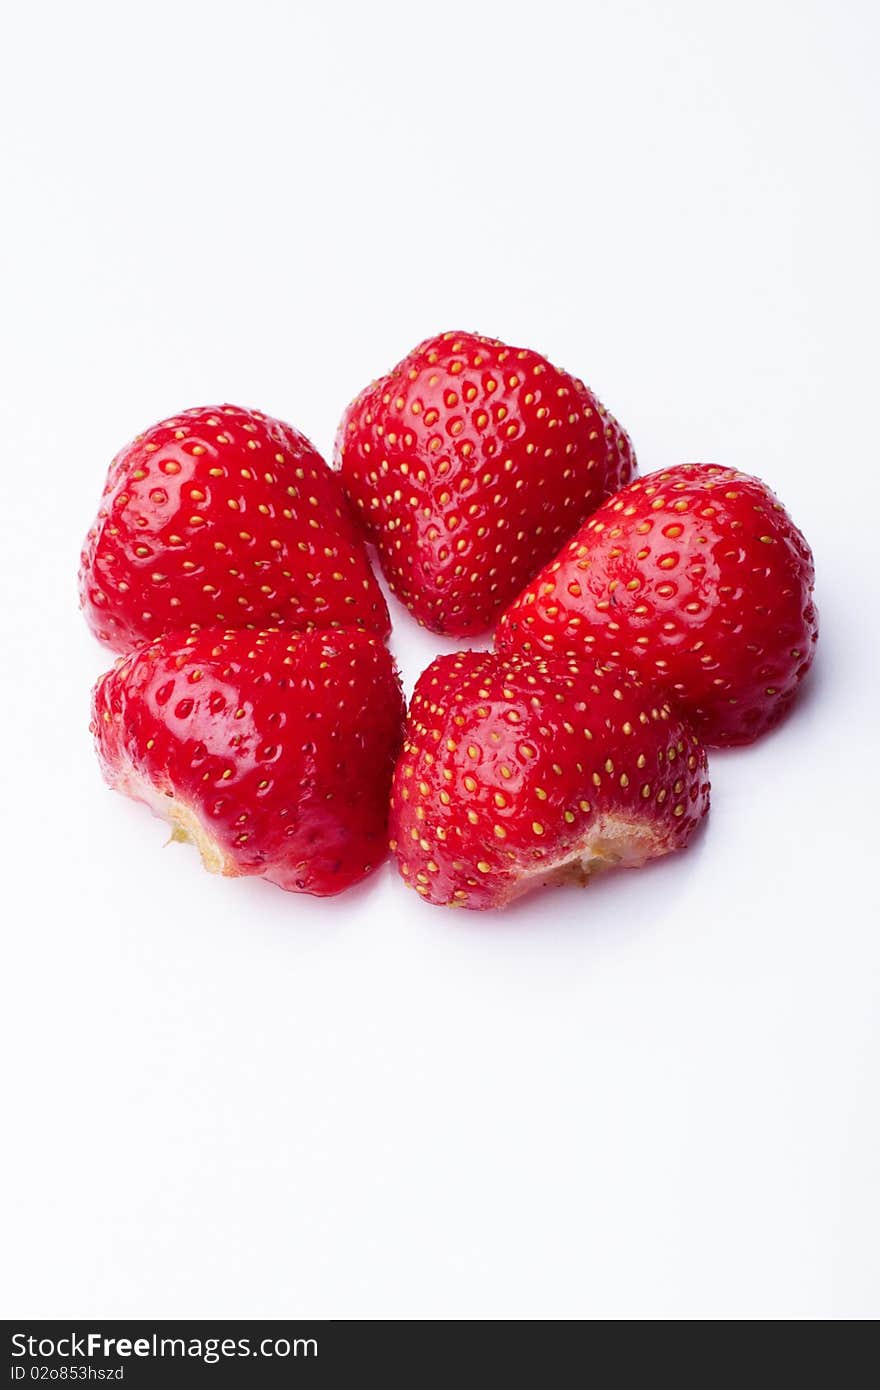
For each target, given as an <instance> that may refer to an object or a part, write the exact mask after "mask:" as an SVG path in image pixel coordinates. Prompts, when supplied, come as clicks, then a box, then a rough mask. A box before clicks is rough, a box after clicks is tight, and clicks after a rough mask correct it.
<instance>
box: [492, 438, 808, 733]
mask: <svg viewBox="0 0 880 1390" xmlns="http://www.w3.org/2000/svg"><path fill="white" fill-rule="evenodd" d="M813 573H814V572H813V557H812V554H811V552H810V548H809V546H808V545H807V543H806V541H805V540H804V537H803V536H802V535H801V533H800V531H799V530H798V529H797V527H796V526H795V524H794V522H793V521H792V520H791V518H790V517H789V515H788V514H787V512H786V511H785V509H784V507H783V506H782V504H781V502H780V501H779V499H778V498H777V497H776V496H775V495H774V494H773V492H771V490H770V489H769V488H768V487H767V486H766V484H765V483H762V482H761V481H760V480H759V479H758V478H753V477H751V476H749V475H748V474H744V473H739V472H737V471H736V470H735V469H731V468H722V467H720V466H719V465H717V464H684V465H681V466H680V467H677V468H669V469H666V470H664V471H663V472H660V473H652V474H648V475H647V476H646V477H644V478H639V479H636V481H634V482H633V483H631V484H630V485H629V486H628V487H626V488H624V489H623V490H622V491H621V492H620V493H618V494H617V496H616V497H613V498H611V499H610V500H609V501H608V502H606V503H605V504H604V506H602V507H601V508H599V510H598V511H597V512H595V513H594V514H593V516H591V517H590V518H589V520H588V521H587V522H586V523H585V524H584V525H583V527H582V528H581V529H580V531H579V532H578V533H577V535H575V536H574V537H572V539H571V541H570V542H569V543H568V544H567V545H566V546H565V547H564V548H563V550H562V551H561V553H560V554H559V555H558V556H557V558H556V559H555V560H553V561H552V562H551V563H550V564H549V565H547V566H546V567H545V568H544V570H542V572H541V573H540V574H539V575H537V577H536V578H535V579H534V581H533V582H532V583H531V584H530V585H528V586H527V587H526V589H525V590H524V591H523V592H522V593H521V594H520V595H519V596H518V598H516V599H515V600H514V602H513V603H512V604H511V606H510V607H509V609H508V610H507V612H506V613H505V614H504V615H503V617H502V618H501V621H500V623H499V626H498V629H497V632H496V643H497V645H498V647H499V648H500V649H502V650H504V651H507V652H511V651H519V652H521V653H523V654H525V655H543V656H551V655H552V656H556V657H563V658H571V659H574V660H577V661H584V660H594V661H600V662H603V663H610V664H613V665H618V666H621V667H623V668H625V669H628V670H632V671H634V672H636V673H637V674H639V675H640V676H641V677H642V678H643V679H645V680H648V681H651V682H655V683H659V684H661V685H662V686H663V687H664V688H665V689H666V690H667V691H668V693H669V695H670V697H671V698H672V699H673V700H674V702H675V704H676V705H677V706H678V707H679V708H680V709H681V710H682V712H683V713H684V714H686V715H687V717H688V718H689V719H690V720H691V721H692V722H693V724H694V727H695V728H696V729H697V730H698V732H699V734H700V737H701V738H702V739H703V741H704V742H705V743H706V744H707V745H709V746H712V745H719V746H720V745H725V744H727V745H733V744H743V743H750V742H752V740H753V739H755V738H757V737H758V736H759V735H760V734H762V733H765V732H766V731H767V730H768V729H771V728H772V727H773V726H774V725H775V724H777V723H778V722H779V720H780V719H781V718H782V717H783V715H784V714H785V713H786V711H787V709H788V708H789V706H790V705H791V703H792V701H793V699H794V697H795V694H796V692H797V690H798V687H799V686H800V683H801V681H802V680H803V678H804V676H805V675H806V673H807V671H808V670H809V668H810V664H811V662H812V660H813V656H814V653H815V648H816V639H817V635H818V617H817V613H816V608H815V605H814V603H813V598H812V590H813Z"/></svg>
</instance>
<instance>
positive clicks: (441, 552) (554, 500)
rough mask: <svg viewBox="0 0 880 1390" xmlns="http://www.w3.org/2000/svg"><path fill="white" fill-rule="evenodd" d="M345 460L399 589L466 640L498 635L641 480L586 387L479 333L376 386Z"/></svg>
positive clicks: (350, 431) (350, 418) (342, 429)
mask: <svg viewBox="0 0 880 1390" xmlns="http://www.w3.org/2000/svg"><path fill="white" fill-rule="evenodd" d="M335 459H336V463H337V465H338V467H339V468H340V469H341V472H342V478H343V481H344V483H345V487H346V489H347V491H348V494H349V496H350V497H351V499H352V501H353V503H354V507H355V511H356V513H357V515H358V516H359V517H360V519H361V521H362V522H363V525H364V528H365V531H366V534H367V536H368V537H369V539H370V540H372V541H373V542H374V543H375V545H376V547H377V549H378V554H379V560H380V563H381V565H382V569H383V571H384V573H385V577H386V579H387V580H388V583H389V585H390V587H391V589H392V591H393V592H394V593H395V594H396V595H397V597H398V598H399V599H400V601H401V602H402V603H404V604H405V605H406V607H407V608H408V609H409V611H410V612H411V613H412V614H413V615H414V616H415V617H416V618H417V619H418V621H419V622H420V623H422V624H423V625H424V626H425V627H428V628H430V629H431V630H432V631H433V632H440V633H446V634H448V635H450V636H453V637H466V636H470V635H473V634H476V633H481V632H485V631H487V630H488V629H489V628H490V627H491V626H492V625H493V623H494V622H495V620H496V619H497V617H498V615H499V614H500V613H501V611H502V609H503V608H504V607H505V606H506V605H507V604H508V603H509V602H510V600H511V599H512V598H513V597H514V595H515V594H516V593H518V591H519V590H520V589H521V588H522V586H523V585H524V584H526V583H527V582H528V581H529V580H530V579H531V578H532V576H533V575H534V574H535V573H536V572H537V571H538V570H539V569H540V568H541V566H542V565H543V564H544V563H545V561H547V560H549V559H550V558H551V557H552V556H553V555H555V554H556V552H557V551H558V549H559V547H560V545H561V544H562V542H563V541H564V540H565V539H566V537H568V536H570V535H571V533H572V531H574V530H575V529H576V528H577V527H578V526H579V525H580V523H581V522H582V521H583V519H584V517H586V516H588V515H589V514H590V512H592V511H593V510H594V509H595V508H596V507H597V506H598V505H599V504H600V502H602V501H603V500H604V499H605V498H606V497H608V496H609V495H610V494H611V493H613V492H616V491H617V489H618V488H620V487H622V486H623V485H624V483H627V482H629V480H630V478H631V477H632V476H633V474H634V473H635V457H634V455H633V451H632V446H631V445H630V441H629V438H628V437H627V435H626V433H625V432H624V430H623V429H622V428H621V427H620V425H618V423H617V421H616V420H614V419H613V417H612V416H611V415H610V414H609V413H608V412H607V411H606V410H605V409H604V407H603V406H602V405H601V404H600V402H599V401H598V400H597V399H596V397H595V396H594V395H593V393H592V392H591V391H590V390H588V389H587V387H586V386H584V384H583V382H581V381H578V380H577V379H576V378H575V377H573V376H570V375H569V374H568V372H564V371H560V370H559V368H557V367H554V366H553V365H552V364H551V363H550V362H548V361H547V359H546V358H544V357H541V356H539V354H538V353H536V352H531V351H529V350H528V349H526V348H515V347H508V346H507V345H506V344H504V343H501V342H498V341H496V340H495V339H492V338H482V337H478V336H476V335H475V334H473V333H443V334H441V335H439V336H438V337H435V338H429V339H427V340H426V341H425V342H423V343H421V344H420V346H419V347H417V348H416V349H415V350H414V351H413V352H411V353H410V354H409V356H408V357H405V358H404V359H403V361H402V362H400V363H398V365H397V366H396V367H395V368H394V369H393V371H391V372H389V373H388V375H387V376H385V377H383V378H382V379H381V380H380V381H377V382H374V383H373V385H372V386H370V387H368V388H367V389H366V390H365V391H363V392H362V393H361V395H360V396H358V398H357V399H356V400H355V401H354V402H353V403H352V405H351V406H349V408H348V410H347V411H346V412H345V414H344V416H343V418H342V421H341V424H340V426H339V432H338V434H337V440H336V454H335Z"/></svg>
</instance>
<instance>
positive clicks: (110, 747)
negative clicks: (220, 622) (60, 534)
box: [92, 628, 404, 896]
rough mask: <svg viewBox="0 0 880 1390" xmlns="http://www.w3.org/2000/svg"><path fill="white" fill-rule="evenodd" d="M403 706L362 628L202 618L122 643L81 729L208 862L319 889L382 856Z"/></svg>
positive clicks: (234, 873)
mask: <svg viewBox="0 0 880 1390" xmlns="http://www.w3.org/2000/svg"><path fill="white" fill-rule="evenodd" d="M403 715H404V706H403V698H402V695H401V690H400V682H399V679H398V676H397V672H396V669H395V667H394V663H393V661H392V658H391V656H390V655H389V653H388V651H387V649H386V648H385V647H384V646H383V645H382V643H381V641H380V640H379V639H378V638H376V637H374V636H371V635H368V634H365V633H362V632H357V631H354V630H351V629H343V628H340V629H338V630H335V631H332V632H329V631H312V632H305V633H288V632H280V631H278V630H277V629H275V630H271V631H257V632H243V631H240V630H235V631H233V630H223V629H217V628H213V629H211V628H205V629H202V630H200V631H198V632H194V633H189V634H186V633H178V634H172V635H169V636H165V637H162V638H159V639H157V640H155V641H153V642H151V643H149V644H147V645H145V646H142V647H141V648H139V649H138V650H137V651H135V652H133V653H131V654H130V655H128V656H126V657H123V658H121V659H120V660H119V661H118V662H117V664H116V666H115V667H114V669H113V670H112V671H109V672H108V673H107V674H106V675H104V676H103V677H102V678H101V679H100V680H99V681H98V684H97V685H96V687H95V690H94V694H93V712H92V731H93V734H94V737H95V742H96V746H97V751H98V757H99V761H100V764H101V768H102V771H103V774H104V777H105V780H106V781H107V782H108V784H109V785H110V786H111V787H113V788H115V789H116V790H118V791H121V792H123V793H124V794H125V795H127V796H131V797H133V798H134V799H135V800H138V801H144V802H146V804H147V805H149V806H150V807H151V809H152V810H153V811H154V813H155V814H156V815H159V816H162V817H163V818H164V819H166V820H168V821H169V822H170V823H171V825H172V826H173V828H174V838H176V839H183V840H190V841H192V842H194V843H195V844H196V845H198V847H199V849H200V851H201V854H202V859H203V861H204V863H205V866H206V867H207V868H209V869H210V870H212V871H213V872H219V873H222V874H226V875H228V876H231V877H238V876H240V875H248V874H250V875H259V876H262V877H264V878H266V879H267V880H269V881H270V882H272V883H275V884H277V885H278V886H279V887H281V888H284V889H287V890H289V891H290V892H297V893H314V894H317V895H319V896H326V895H328V894H333V893H339V892H342V890H343V889H345V888H349V887H350V886H351V885H352V884H354V883H357V882H358V881H359V880H360V879H362V878H364V877H366V875H368V874H369V873H371V872H372V871H373V869H375V868H376V866H377V865H378V864H380V863H381V862H382V861H383V860H384V858H385V855H386V852H387V820H388V793H389V787H390V782H391V775H392V771H393V768H394V761H395V757H396V755H397V751H398V748H399V746H400V740H401V734H402V725H403Z"/></svg>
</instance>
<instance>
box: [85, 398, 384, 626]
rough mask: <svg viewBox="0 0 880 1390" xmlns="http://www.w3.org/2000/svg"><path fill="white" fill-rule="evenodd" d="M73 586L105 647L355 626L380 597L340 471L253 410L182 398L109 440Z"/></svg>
mask: <svg viewBox="0 0 880 1390" xmlns="http://www.w3.org/2000/svg"><path fill="white" fill-rule="evenodd" d="M80 598H81V603H82V607H83V609H84V611H85V615H86V619H87V621H88V623H89V626H90V627H91V629H92V631H93V632H94V633H95V635H96V636H97V637H99V638H100V639H101V641H102V642H106V643H107V645H108V646H110V647H112V648H113V649H114V650H115V651H122V652H124V651H128V650H129V649H130V648H131V647H132V646H134V645H135V644H136V643H137V642H140V641H143V640H146V639H149V638H151V637H157V636H160V635H161V634H162V633H165V632H173V631H175V630H180V629H193V628H197V627H209V626H217V625H219V626H223V627H248V628H257V627H283V628H285V629H287V628H293V629H303V628H310V627H322V628H323V627H339V626H344V627H355V628H361V629H363V630H365V631H369V632H375V633H378V634H379V636H382V637H384V636H386V635H387V633H388V631H389V622H388V610H387V606H386V604H385V600H384V598H383V596H382V593H381V591H380V589H379V587H378V585H377V584H376V581H375V578H374V576H373V574H372V571H371V569H370V565H369V561H368V560H367V556H366V552H365V549H364V545H363V542H362V540H361V539H360V536H359V535H358V533H357V531H356V528H355V526H354V524H353V522H352V520H351V516H350V514H349V512H348V508H347V504H346V501H345V498H344V495H343V490H342V488H341V486H340V483H339V479H338V478H337V477H336V476H335V475H334V474H333V472H332V471H331V470H330V469H329V468H328V467H327V465H326V463H325V462H324V460H323V459H322V458H321V456H320V454H318V453H317V452H316V451H315V449H313V448H312V446H311V444H310V443H309V441H308V440H307V439H306V438H305V436H304V435H302V434H300V433H299V431H298V430H295V429H294V428H293V427H292V426H291V425H286V424H284V423H283V422H282V421H280V420H273V419H270V418H269V417H268V416H266V415H263V414H261V413H260V411H258V410H242V409H240V408H239V407H237V406H231V405H222V406H209V407H205V408H204V409H196V410H185V411H183V412H181V414H180V415H176V416H174V417H173V418H172V419H170V420H163V421H162V423H161V424H158V425H154V426H153V428H152V429H149V430H147V431H146V432H145V433H144V434H141V435H139V436H138V437H137V439H135V440H134V441H133V442H132V443H131V444H128V445H127V446H126V447H125V448H124V449H123V450H122V452H121V453H119V454H117V456H116V458H115V459H114V460H113V463H112V464H111V465H110V471H109V473H108V476H107V483H106V486H105V488H104V496H103V499H102V502H101V508H100V511H99V512H98V516H97V519H96V520H95V523H94V525H93V526H92V529H91V530H90V531H89V534H88V536H87V538H86V542H85V547H84V550H83V555H82V564H81V568H80Z"/></svg>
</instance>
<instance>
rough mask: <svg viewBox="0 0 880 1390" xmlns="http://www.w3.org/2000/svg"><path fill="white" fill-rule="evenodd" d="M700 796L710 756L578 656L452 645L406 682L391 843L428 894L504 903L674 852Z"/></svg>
mask: <svg viewBox="0 0 880 1390" xmlns="http://www.w3.org/2000/svg"><path fill="white" fill-rule="evenodd" d="M708 807H709V783H708V779H707V770H706V755H705V753H704V751H703V749H702V747H701V746H700V743H699V742H698V740H697V738H696V737H695V735H694V734H693V733H692V732H691V730H690V729H689V727H688V725H687V724H686V723H685V722H684V721H683V720H682V718H681V717H680V716H679V715H678V714H676V713H674V712H673V711H672V710H671V709H670V707H669V705H668V704H666V703H665V702H664V700H663V698H662V697H660V696H658V695H656V694H654V693H652V692H651V691H649V690H648V689H647V688H646V687H644V686H642V685H640V684H639V683H638V682H636V681H634V680H632V679H631V678H629V677H627V676H625V675H623V674H613V673H610V672H608V671H606V670H604V669H603V668H601V667H595V666H592V665H590V664H588V663H587V662H583V663H580V664H579V663H577V662H565V663H556V662H553V663H547V662H544V661H543V660H528V659H523V658H521V657H519V656H516V655H513V656H511V657H505V656H501V655H499V654H498V653H495V652H460V653H459V654H458V655H457V656H442V657H439V658H438V660H436V661H435V662H434V663H433V664H432V665H431V666H429V667H428V669H427V670H426V671H425V672H424V673H423V675H422V676H421V678H420V680H419V682H418V684H417V686H416V689H415V694H414V695H413V699H412V704H411V706H410V712H409V719H408V722H407V731H406V737H405V742H404V747H403V752H402V753H401V755H400V758H399V760H398V764H397V768H396V770H395V774H394V786H393V791H392V801H391V823H390V830H391V836H392V841H391V846H392V849H393V850H394V851H395V853H396V856H397V862H398V866H399V868H400V872H401V874H402V875H403V878H404V880H405V882H407V883H408V884H410V886H411V887H413V888H415V890H416V891H417V892H418V893H421V895H422V897H423V898H426V899H427V900H428V901H429V902H432V903H438V904H445V905H447V906H460V907H468V908H491V907H503V906H504V904H505V903H507V902H510V900H511V899H512V898H516V897H519V896H520V894H522V893H525V892H527V891H528V889H530V888H533V887H536V886H538V885H539V884H549V883H565V882H573V883H585V882H587V880H588V878H589V877H590V875H591V874H592V873H593V872H595V871H596V870H597V869H601V868H604V867H605V866H607V865H613V864H621V865H638V864H643V863H644V862H645V861H646V860H648V859H653V858H655V857H657V856H658V855H663V854H669V853H670V852H671V851H672V850H676V849H680V848H681V847H682V846H684V845H685V844H687V842H688V840H689V839H690V838H691V836H692V834H693V833H694V830H695V829H696V827H697V825H698V824H699V822H700V820H701V819H702V817H703V816H704V815H705V814H706V811H707V810H708Z"/></svg>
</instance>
